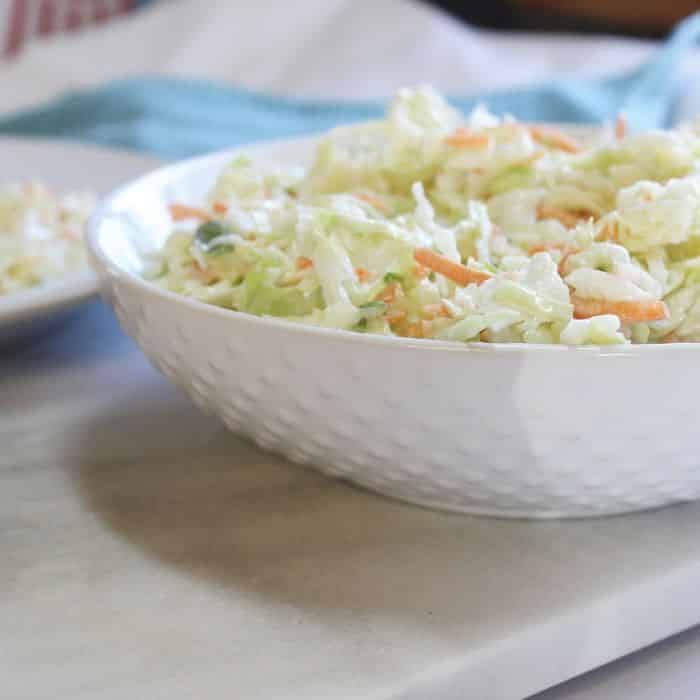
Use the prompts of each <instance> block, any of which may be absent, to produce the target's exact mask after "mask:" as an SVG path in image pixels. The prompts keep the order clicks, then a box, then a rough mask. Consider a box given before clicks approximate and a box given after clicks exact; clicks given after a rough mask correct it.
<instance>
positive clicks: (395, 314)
mask: <svg viewBox="0 0 700 700" xmlns="http://www.w3.org/2000/svg"><path fill="white" fill-rule="evenodd" d="M385 318H386V320H387V323H389V324H394V323H398V322H399V321H403V320H404V319H405V318H406V312H405V311H402V310H401V309H392V310H391V311H389V312H388V313H387V315H386V316H385Z"/></svg>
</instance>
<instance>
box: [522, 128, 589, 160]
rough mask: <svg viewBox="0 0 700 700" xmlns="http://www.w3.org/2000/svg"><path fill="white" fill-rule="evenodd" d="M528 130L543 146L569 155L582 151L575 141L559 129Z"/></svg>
mask: <svg viewBox="0 0 700 700" xmlns="http://www.w3.org/2000/svg"><path fill="white" fill-rule="evenodd" d="M528 130H529V132H530V135H531V136H532V138H533V139H535V141H537V143H540V144H542V145H543V146H549V147H551V148H557V149H559V150H560V151H566V152H567V153H578V152H579V151H580V150H581V146H580V145H579V144H578V143H577V142H576V141H575V140H574V139H572V138H571V137H570V136H567V135H566V134H565V133H564V132H563V131H560V130H559V129H553V128H551V127H546V126H530V127H529V129H528Z"/></svg>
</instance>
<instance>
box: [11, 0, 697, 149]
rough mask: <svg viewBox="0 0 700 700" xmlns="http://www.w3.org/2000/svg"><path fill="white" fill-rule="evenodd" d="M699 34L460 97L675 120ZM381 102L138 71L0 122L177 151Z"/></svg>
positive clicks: (690, 29)
mask: <svg viewBox="0 0 700 700" xmlns="http://www.w3.org/2000/svg"><path fill="white" fill-rule="evenodd" d="M699 38H700V12H699V13H696V14H694V15H692V16H690V17H689V18H687V19H686V20H684V21H683V22H682V23H680V24H679V25H678V26H677V27H676V29H675V30H674V32H673V34H672V35H671V36H670V38H669V39H668V40H667V42H666V43H665V44H664V45H663V46H662V47H661V48H660V49H659V50H658V51H657V52H656V54H655V55H654V57H653V58H652V59H651V60H650V61H648V62H646V63H644V64H643V65H641V66H640V67H638V68H636V69H635V70H633V71H630V72H627V73H625V74H623V75H619V76H615V77H612V78H606V79H598V80H590V79H589V80H558V81H554V82H551V83H547V84H539V85H533V86H532V87H526V88H518V89H511V90H500V91H497V92H492V93H486V94H480V95H471V96H466V97H457V98H454V99H451V102H453V103H454V104H455V105H456V106H457V107H459V108H460V109H462V110H469V109H471V108H472V107H474V106H475V105H476V104H477V103H478V102H484V103H485V104H487V106H488V107H489V108H490V109H491V110H492V111H494V112H496V113H510V114H513V115H514V116H516V117H517V118H519V119H523V120H529V121H554V122H572V123H596V122H597V123H600V122H602V121H605V120H607V119H612V118H614V116H615V115H616V114H617V113H618V112H620V111H623V112H624V113H625V114H626V115H627V117H628V119H629V121H630V123H631V124H632V125H633V126H634V127H635V128H640V129H641V128H652V127H658V126H664V125H667V124H668V123H669V121H671V119H672V117H673V112H674V107H675V104H676V98H677V95H678V80H677V78H678V68H679V65H680V63H681V61H682V59H683V57H684V56H685V54H686V53H687V52H688V50H689V49H690V48H691V47H692V46H693V45H694V44H695V43H696V42H697V41H698V39H699ZM385 104H386V103H385V102H382V101H368V102H332V101H318V100H297V99H285V98H280V97H274V96H270V95H262V94H257V93H254V92H250V91H247V90H242V89H239V88H234V87H230V86H227V85H222V84H218V83H214V82H208V81H192V80H179V79H171V78H162V77H138V78H133V79H127V80H120V81H117V82H112V83H108V84H106V85H104V86H101V87H98V88H96V89H92V90H85V91H78V92H72V93H68V94H66V95H64V96H63V97H61V98H59V99H57V100H54V101H52V102H50V103H48V104H46V105H43V106H40V107H38V108H36V109H31V110H28V111H23V112H21V113H18V114H13V115H10V116H7V117H4V118H2V119H0V134H8V135H20V136H34V137H51V138H61V139H70V140H79V141H87V142H92V143H98V144H107V145H112V146H122V147H127V148H132V149H136V150H140V151H147V152H150V153H153V154H156V155H158V156H161V157H163V158H181V157H185V156H189V155H193V154H197V153H203V152H206V151H210V150H215V149H219V148H224V147H227V146H234V145H238V144H242V143H250V142H253V141H259V140H264V139H271V138H281V137H288V136H299V135H302V134H308V133H314V132H319V131H323V130H326V129H329V128H330V127H332V126H335V125H337V124H340V123H348V122H355V121H360V120H366V119H372V118H376V117H378V116H380V115H381V114H382V113H383V111H384V107H385Z"/></svg>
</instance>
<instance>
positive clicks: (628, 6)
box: [433, 0, 700, 38]
mask: <svg viewBox="0 0 700 700" xmlns="http://www.w3.org/2000/svg"><path fill="white" fill-rule="evenodd" d="M433 4H434V5H438V6H440V7H442V8H444V9H445V10H447V11H448V12H450V13H452V14H454V15H455V16H457V17H459V18H461V19H463V20H465V21H467V22H473V23H475V24H477V25H481V26H484V27H491V28H494V29H512V30H518V29H520V30H541V31H567V32H581V33H605V34H622V35H630V36H640V37H653V38H660V37H663V36H664V35H665V34H666V33H667V32H668V31H669V30H670V29H671V27H673V25H674V24H676V23H677V22H678V21H680V20H681V19H683V18H684V17H687V16H688V15H689V14H691V13H693V12H694V11H695V10H697V9H699V8H700V2H697V0H666V1H665V2H655V1H652V2H644V0H641V1H640V0H493V1H488V0H487V1H483V0H482V1H481V2H478V1H477V2H468V1H465V0H439V1H437V2H433Z"/></svg>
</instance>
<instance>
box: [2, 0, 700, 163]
mask: <svg viewBox="0 0 700 700" xmlns="http://www.w3.org/2000/svg"><path fill="white" fill-rule="evenodd" d="M699 8H700V1H697V2H696V1H695V0H665V2H639V1H638V0H636V1H633V0H617V2H614V1H611V0H607V1H606V0H558V1H557V0H482V1H472V2H469V1H468V0H430V1H428V0H301V1H300V2H295V3H283V2H279V0H255V2H252V1H250V0H206V2H203V1H202V0H0V85H2V88H3V92H2V97H3V99H2V101H0V131H1V132H2V133H6V134H22V135H27V136H53V137H58V138H72V139H78V140H90V141H93V142H99V143H106V144H109V145H117V146H125V147H129V148H137V149H140V150H149V151H151V152H153V153H156V154H158V155H162V156H166V157H178V156H185V155H189V154H191V153H195V152H201V151H202V150H208V149H212V148H219V147H223V146H227V145H233V144H234V143H242V142H244V141H245V140H249V141H254V140H259V139H264V138H277V137H283V136H291V135H296V134H301V133H308V132H309V131H310V130H312V129H315V130H321V129H325V128H328V127H329V126H331V125H333V124H336V123H339V122H344V121H354V120H358V119H366V118H371V117H372V116H374V115H376V114H377V113H380V112H381V107H382V106H383V105H384V104H385V103H386V100H387V99H388V98H390V97H391V96H392V95H393V94H394V93H395V91H396V90H397V89H398V88H400V87H403V86H407V85H417V84H426V83H427V84H432V85H433V86H434V87H435V88H436V89H438V90H439V91H441V92H443V93H446V94H447V95H448V96H450V97H451V98H453V99H455V100H457V101H458V102H459V104H460V107H461V108H463V109H468V108H470V107H471V106H472V105H473V103H474V100H482V101H485V102H486V103H487V104H488V105H489V106H492V107H493V108H494V109H495V110H496V111H499V110H500V111H501V112H510V113H512V114H514V115H515V116H517V117H520V118H522V119H530V120H541V121H568V122H579V123H581V122H589V123H590V122H594V123H599V122H601V121H606V120H609V119H614V118H615V115H616V113H617V112H618V111H624V112H625V113H627V114H628V116H629V117H630V124H631V127H632V128H650V127H655V126H668V125H671V124H673V123H677V122H679V121H687V120H696V119H698V117H700V83H698V81H697V79H696V76H697V75H698V72H699V71H700V49H698V48H697V44H698V43H699V42H698V40H699V39H700V15H699V16H698V17H697V18H696V19H695V20H691V21H689V22H687V23H685V24H684V25H683V30H682V31H680V32H676V33H675V34H674V38H673V41H672V42H670V43H669V42H666V43H664V41H665V39H666V37H667V36H668V35H669V33H670V32H671V30H672V29H673V28H674V27H675V26H678V23H679V22H680V21H681V20H683V18H685V17H686V16H688V15H689V14H691V13H693V12H694V11H695V10H697V9H699ZM662 49H663V50H662ZM146 78H149V79H151V82H146V80H145V79H146ZM152 79H157V81H158V82H157V83H153V82H152ZM134 80H140V82H139V83H138V84H135V83H134ZM125 81H131V83H129V84H128V85H127V84H125ZM156 91H158V95H162V99H161V98H160V97H158V98H156V97H155V94H156ZM203 95H206V97H203ZM71 96H72V98H73V101H72V102H70V101H68V100H69V98H71ZM61 100H63V102H61ZM289 100H293V102H289ZM299 100H301V101H303V103H300V102H299ZM460 100H461V102H460ZM253 103H254V104H253ZM49 107H51V110H52V111H51V110H49ZM323 115H325V117H324V118H323V119H321V118H320V117H321V116H323ZM22 116H24V118H21V117H22ZM314 119H316V122H314V121H313V120H314ZM185 121H187V122H188V131H187V135H186V136H183V138H182V139H180V141H179V142H175V141H174V140H173V139H172V138H171V137H170V134H169V132H168V130H169V129H170V128H172V127H173V126H174V125H182V124H183V122H185ZM217 129H218V130H219V131H218V135H217V136H216V137H215V136H213V134H214V132H215V131H216V130H217Z"/></svg>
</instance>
